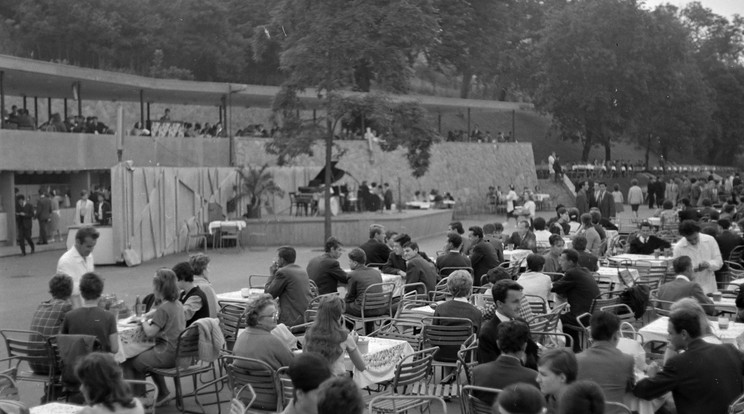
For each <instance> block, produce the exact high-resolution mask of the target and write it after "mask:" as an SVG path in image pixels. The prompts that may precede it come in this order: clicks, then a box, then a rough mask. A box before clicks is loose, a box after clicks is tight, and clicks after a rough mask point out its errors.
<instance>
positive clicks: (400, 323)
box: [367, 319, 424, 351]
mask: <svg viewBox="0 0 744 414" xmlns="http://www.w3.org/2000/svg"><path fill="white" fill-rule="evenodd" d="M423 330H424V324H423V323H421V322H420V321H416V320H411V319H387V320H384V321H382V323H381V324H380V328H379V329H377V330H376V331H374V332H372V333H369V334H368V335H367V336H370V337H375V338H385V339H395V340H398V341H406V342H408V343H409V344H410V345H411V348H413V350H414V351H418V350H419V349H421V343H422V341H423V338H422V336H421V332H422V331H423Z"/></svg>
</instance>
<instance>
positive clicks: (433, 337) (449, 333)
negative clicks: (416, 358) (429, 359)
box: [422, 316, 474, 370]
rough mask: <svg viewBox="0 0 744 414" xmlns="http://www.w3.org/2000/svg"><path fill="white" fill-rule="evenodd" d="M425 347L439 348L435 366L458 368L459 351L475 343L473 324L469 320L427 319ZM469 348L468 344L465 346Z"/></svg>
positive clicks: (424, 336) (424, 331)
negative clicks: (469, 342)
mask: <svg viewBox="0 0 744 414" xmlns="http://www.w3.org/2000/svg"><path fill="white" fill-rule="evenodd" d="M423 323H424V330H423V331H422V337H423V346H424V347H438V348H439V352H437V354H435V355H434V362H433V365H434V366H435V367H436V366H438V367H442V370H444V367H451V368H457V351H458V350H459V349H460V347H461V346H462V345H463V344H466V342H468V341H471V342H472V341H473V340H474V338H473V332H474V328H473V322H472V321H471V320H470V319H467V318H445V317H438V316H435V317H427V318H424V319H423ZM465 346H466V347H467V346H469V345H468V344H466V345H465Z"/></svg>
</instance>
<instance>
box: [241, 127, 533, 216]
mask: <svg viewBox="0 0 744 414" xmlns="http://www.w3.org/2000/svg"><path fill="white" fill-rule="evenodd" d="M266 142H267V140H266V139H261V138H236V148H235V151H236V163H237V164H238V165H241V164H246V163H249V164H254V165H262V164H264V163H268V164H269V165H274V164H276V157H275V156H273V155H270V154H267V153H266V151H265V150H264V145H265V143H266ZM335 144H336V145H337V147H336V148H334V155H335V154H337V153H339V151H341V152H343V155H342V156H341V158H340V160H339V163H338V165H337V166H338V168H341V169H343V170H345V171H347V172H348V173H349V174H350V175H351V177H349V175H347V176H346V177H344V178H343V179H342V180H341V183H347V184H349V185H351V186H353V187H354V188H356V187H358V185H359V183H361V181H363V180H366V181H367V183H368V184H369V183H371V182H377V183H380V182H387V183H390V186H391V187H392V189H393V193H394V194H395V200H396V202H398V180H399V179H400V195H401V198H402V200H403V202H405V201H408V200H410V199H411V198H412V196H413V193H414V191H417V190H419V191H426V192H429V191H431V189H438V190H439V191H440V193H442V194H443V193H444V192H450V193H451V194H452V195H453V196H454V197H455V199H456V200H457V201H458V210H460V211H463V212H465V213H469V212H477V211H482V210H484V209H485V207H486V201H485V195H486V192H487V191H488V186H489V185H493V186H501V188H502V190H504V191H506V190H507V188H508V186H509V184H514V186H515V188H516V189H517V192H518V193H521V189H522V188H523V187H529V188H534V187H535V185H536V184H537V174H536V172H535V160H534V158H533V155H532V144H530V143H498V144H477V143H459V142H458V143H452V142H443V143H440V144H435V145H434V146H433V148H432V154H431V164H430V166H429V171H428V172H427V173H426V175H424V176H423V177H421V178H419V179H415V178H413V176H412V175H411V169H410V167H409V166H408V160H407V159H406V157H405V150H404V149H402V148H399V149H398V150H396V151H393V152H383V151H382V150H381V149H380V148H379V146H377V145H373V146H372V148H371V149H370V147H369V145H368V144H367V142H366V141H336V142H335ZM324 156H325V150H324V147H323V146H322V144H321V145H316V146H315V148H314V154H313V156H302V157H300V158H298V159H296V160H294V161H293V164H294V165H298V166H317V167H318V168H319V169H320V168H321V167H322V166H323V164H324ZM355 179H356V180H355ZM284 190H286V191H294V190H295V189H284Z"/></svg>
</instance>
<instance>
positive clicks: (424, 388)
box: [365, 347, 449, 413]
mask: <svg viewBox="0 0 744 414" xmlns="http://www.w3.org/2000/svg"><path fill="white" fill-rule="evenodd" d="M437 351H439V348H437V347H434V348H428V349H422V350H421V351H418V352H414V353H413V354H411V355H408V356H406V357H404V358H403V359H402V360H400V361H399V362H398V364H397V365H396V366H395V376H394V377H393V382H392V383H391V384H390V385H391V386H390V387H389V388H388V389H387V390H386V391H383V392H382V393H381V394H378V395H374V396H370V397H371V398H369V412H370V413H403V412H407V411H408V410H411V409H414V408H419V407H425V406H428V401H426V400H422V399H421V398H419V397H422V396H427V395H432V394H430V393H429V386H430V385H431V384H430V382H431V372H432V371H431V369H432V362H433V360H434V354H435V353H436V352H437ZM446 387H449V386H446ZM399 390H402V392H399ZM383 396H384V397H391V396H402V397H404V398H398V399H396V400H397V401H398V403H396V404H391V403H384V402H381V400H376V399H377V398H380V397H383ZM365 400H367V398H365ZM375 401H378V402H377V403H375Z"/></svg>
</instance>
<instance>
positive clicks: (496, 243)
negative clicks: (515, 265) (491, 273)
mask: <svg viewBox="0 0 744 414" xmlns="http://www.w3.org/2000/svg"><path fill="white" fill-rule="evenodd" d="M498 224H499V226H501V232H503V231H504V226H503V225H502V224H501V223H498ZM501 232H499V235H496V224H491V223H486V224H484V225H483V240H485V241H487V242H488V243H491V246H493V250H494V251H496V258H498V260H499V263H501V262H503V261H504V243H503V242H502V241H501Z"/></svg>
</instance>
